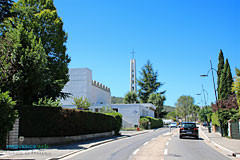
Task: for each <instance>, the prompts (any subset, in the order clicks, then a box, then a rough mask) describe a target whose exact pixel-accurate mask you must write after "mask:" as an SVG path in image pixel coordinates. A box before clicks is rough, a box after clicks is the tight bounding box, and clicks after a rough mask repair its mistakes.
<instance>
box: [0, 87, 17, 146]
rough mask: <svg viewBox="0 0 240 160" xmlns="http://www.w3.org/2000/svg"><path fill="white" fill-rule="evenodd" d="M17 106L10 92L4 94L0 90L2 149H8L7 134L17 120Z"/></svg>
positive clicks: (0, 142) (0, 137) (0, 138)
mask: <svg viewBox="0 0 240 160" xmlns="http://www.w3.org/2000/svg"><path fill="white" fill-rule="evenodd" d="M15 104H16V103H15V102H14V101H13V100H12V98H11V97H10V96H9V93H8V92H4V93H2V92H1V90H0V149H4V148H5V147H6V145H5V143H6V138H7V133H8V132H9V131H10V130H12V128H13V124H14V123H15V120H16V118H17V112H16V111H15V110H14V108H13V107H14V106H15Z"/></svg>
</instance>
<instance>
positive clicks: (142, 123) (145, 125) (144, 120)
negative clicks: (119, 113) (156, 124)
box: [139, 117, 149, 129]
mask: <svg viewBox="0 0 240 160" xmlns="http://www.w3.org/2000/svg"><path fill="white" fill-rule="evenodd" d="M148 122H149V119H148V118H145V117H141V118H140V120H139V124H140V128H144V129H148Z"/></svg>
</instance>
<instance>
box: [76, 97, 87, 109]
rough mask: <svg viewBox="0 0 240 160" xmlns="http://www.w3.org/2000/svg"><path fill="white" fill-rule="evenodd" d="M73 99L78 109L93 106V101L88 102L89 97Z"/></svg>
mask: <svg viewBox="0 0 240 160" xmlns="http://www.w3.org/2000/svg"><path fill="white" fill-rule="evenodd" d="M73 100H74V103H73V105H76V107H77V109H80V110H88V108H89V107H90V106H91V103H90V102H88V99H87V98H86V97H80V98H77V97H75V98H74V99H73Z"/></svg>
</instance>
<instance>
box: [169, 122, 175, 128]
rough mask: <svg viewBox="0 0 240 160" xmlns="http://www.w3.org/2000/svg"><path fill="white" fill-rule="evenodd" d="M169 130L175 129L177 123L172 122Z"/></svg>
mask: <svg viewBox="0 0 240 160" xmlns="http://www.w3.org/2000/svg"><path fill="white" fill-rule="evenodd" d="M169 126H170V127H171V128H177V123H176V122H172V123H170V125H169Z"/></svg>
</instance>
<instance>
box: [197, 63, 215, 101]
mask: <svg viewBox="0 0 240 160" xmlns="http://www.w3.org/2000/svg"><path fill="white" fill-rule="evenodd" d="M210 67H211V68H210V69H209V70H208V72H207V74H203V75H200V77H208V74H209V72H210V71H212V79H213V87H214V93H215V99H216V103H217V90H216V85H215V80H214V74H213V71H216V72H217V70H216V69H214V68H213V67H212V61H211V59H210Z"/></svg>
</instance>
